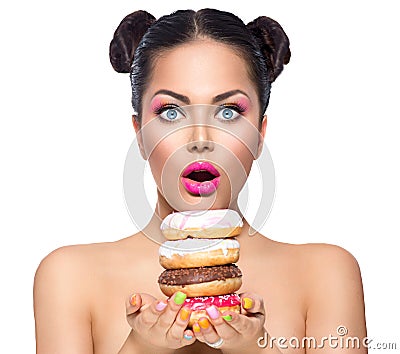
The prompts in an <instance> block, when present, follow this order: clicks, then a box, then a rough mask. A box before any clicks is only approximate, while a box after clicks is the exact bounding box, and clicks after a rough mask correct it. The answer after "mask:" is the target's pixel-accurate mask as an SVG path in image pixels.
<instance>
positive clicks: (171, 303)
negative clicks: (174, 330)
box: [158, 291, 186, 333]
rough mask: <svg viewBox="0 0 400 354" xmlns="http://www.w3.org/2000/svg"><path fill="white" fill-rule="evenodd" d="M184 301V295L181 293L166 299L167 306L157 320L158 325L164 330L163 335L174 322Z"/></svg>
mask: <svg viewBox="0 0 400 354" xmlns="http://www.w3.org/2000/svg"><path fill="white" fill-rule="evenodd" d="M185 300H186V294H185V293H183V292H181V291H178V292H176V293H175V294H174V295H172V297H171V298H169V299H168V303H167V306H166V308H165V310H164V311H163V312H162V313H161V315H160V317H159V319H158V324H159V325H160V326H161V328H163V329H164V333H167V332H168V331H169V329H170V327H171V326H172V324H173V323H174V322H175V319H176V316H177V314H178V312H179V310H180V309H181V307H182V305H183V303H184V302H185Z"/></svg>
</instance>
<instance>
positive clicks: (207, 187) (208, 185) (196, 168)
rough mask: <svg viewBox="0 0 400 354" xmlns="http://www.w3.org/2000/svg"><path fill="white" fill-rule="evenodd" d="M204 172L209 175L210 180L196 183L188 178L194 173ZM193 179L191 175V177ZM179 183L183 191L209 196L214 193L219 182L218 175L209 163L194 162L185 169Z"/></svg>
mask: <svg viewBox="0 0 400 354" xmlns="http://www.w3.org/2000/svg"><path fill="white" fill-rule="evenodd" d="M202 171H203V172H205V173H207V172H208V174H209V175H210V177H211V179H209V180H206V181H196V180H193V179H191V178H189V175H190V174H191V173H192V172H194V173H201V172H202ZM191 177H192V178H193V175H192V176H191ZM181 181H182V184H183V186H184V187H185V189H186V190H187V191H188V192H189V193H192V194H195V195H209V194H212V193H214V192H215V191H216V189H217V188H218V185H219V182H220V174H219V172H218V170H217V169H216V168H215V167H214V165H212V164H211V163H209V162H206V161H196V162H193V163H191V164H190V165H189V166H187V167H186V168H185V170H184V171H183V173H182V177H181Z"/></svg>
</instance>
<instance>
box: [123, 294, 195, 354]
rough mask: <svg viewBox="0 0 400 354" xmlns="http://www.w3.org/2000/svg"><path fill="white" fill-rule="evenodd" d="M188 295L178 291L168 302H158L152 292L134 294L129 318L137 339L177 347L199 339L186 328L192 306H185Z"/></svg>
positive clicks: (133, 334) (127, 308)
mask: <svg viewBox="0 0 400 354" xmlns="http://www.w3.org/2000/svg"><path fill="white" fill-rule="evenodd" d="M185 299H186V294H184V293H182V292H177V293H175V294H174V295H173V296H171V297H170V298H169V299H168V301H158V300H157V299H155V298H154V297H153V296H151V295H148V294H135V295H133V296H132V297H131V298H130V300H129V302H128V303H127V306H126V312H127V320H128V323H129V325H130V326H131V327H132V330H133V331H132V336H133V337H134V340H136V341H139V342H140V343H145V344H146V345H147V344H150V345H151V346H153V347H155V348H164V349H167V348H168V349H177V348H181V347H184V346H186V345H190V344H192V343H193V342H195V340H196V338H195V337H194V334H193V332H192V331H191V330H187V329H186V327H187V325H188V323H189V318H190V313H191V311H190V309H188V308H186V307H182V304H183V303H184V301H185Z"/></svg>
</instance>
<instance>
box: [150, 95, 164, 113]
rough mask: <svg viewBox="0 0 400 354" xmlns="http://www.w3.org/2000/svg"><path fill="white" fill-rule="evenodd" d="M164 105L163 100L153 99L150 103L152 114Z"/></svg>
mask: <svg viewBox="0 0 400 354" xmlns="http://www.w3.org/2000/svg"><path fill="white" fill-rule="evenodd" d="M165 103H166V101H165V100H163V99H161V98H159V97H154V99H153V100H152V101H151V105H150V108H151V110H152V111H153V112H154V111H156V110H157V109H158V108H160V107H161V106H163V105H164V104H165Z"/></svg>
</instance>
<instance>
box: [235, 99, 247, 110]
mask: <svg viewBox="0 0 400 354" xmlns="http://www.w3.org/2000/svg"><path fill="white" fill-rule="evenodd" d="M236 104H238V105H239V106H240V107H242V108H243V109H244V110H245V111H247V110H248V109H249V106H250V101H249V100H248V99H247V98H245V97H241V98H239V99H238V100H236Z"/></svg>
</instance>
